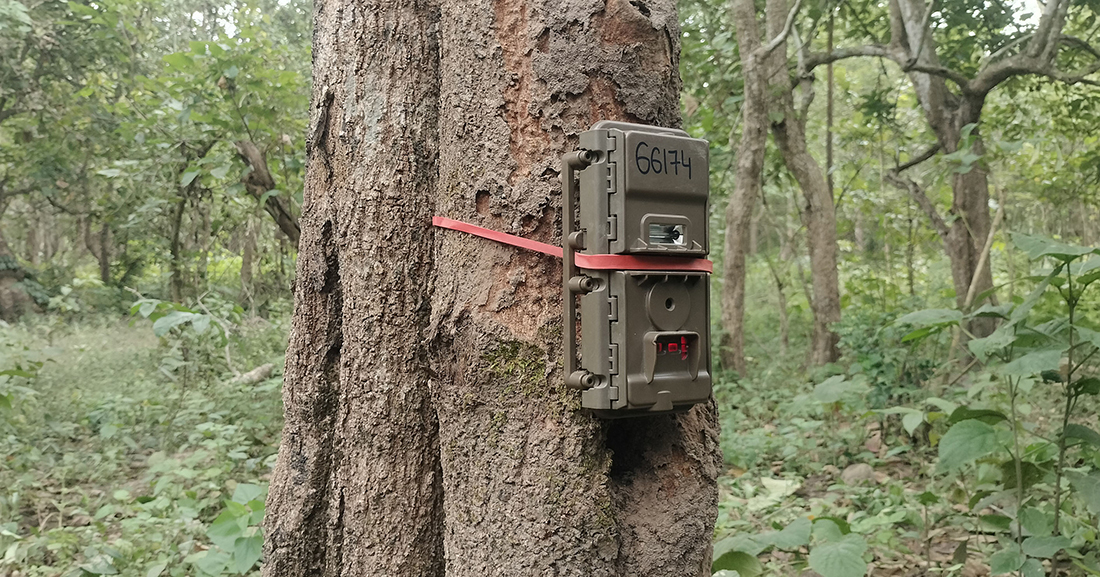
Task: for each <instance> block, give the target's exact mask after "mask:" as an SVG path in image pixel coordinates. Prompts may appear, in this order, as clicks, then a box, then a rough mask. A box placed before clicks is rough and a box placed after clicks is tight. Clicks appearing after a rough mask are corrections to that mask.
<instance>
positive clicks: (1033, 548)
mask: <svg viewBox="0 0 1100 577" xmlns="http://www.w3.org/2000/svg"><path fill="white" fill-rule="evenodd" d="M1069 546H1070V540H1069V539H1067V538H1065V537H1062V536H1058V537H1028V538H1027V539H1024V544H1023V547H1024V554H1025V555H1027V556H1028V557H1039V558H1041V559H1050V558H1051V557H1054V554H1055V553H1057V552H1059V551H1061V550H1062V549H1065V548H1066V547H1069Z"/></svg>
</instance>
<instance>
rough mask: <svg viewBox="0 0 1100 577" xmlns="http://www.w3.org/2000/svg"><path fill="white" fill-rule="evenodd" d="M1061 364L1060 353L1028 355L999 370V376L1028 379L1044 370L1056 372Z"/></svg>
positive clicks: (1046, 351) (1040, 352)
mask: <svg viewBox="0 0 1100 577" xmlns="http://www.w3.org/2000/svg"><path fill="white" fill-rule="evenodd" d="M1061 362H1062V351H1061V350H1057V349H1050V350H1044V351H1034V352H1031V353H1028V354H1026V355H1024V356H1022V357H1020V358H1018V359H1016V360H1014V361H1012V362H1010V363H1007V364H1005V365H1004V366H1003V367H1001V368H1000V372H1001V374H1004V375H1012V376H1017V377H1030V376H1031V375H1037V374H1039V373H1041V372H1043V371H1046V370H1053V371H1056V370H1058V367H1059V365H1060V364H1061Z"/></svg>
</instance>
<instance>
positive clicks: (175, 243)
mask: <svg viewBox="0 0 1100 577" xmlns="http://www.w3.org/2000/svg"><path fill="white" fill-rule="evenodd" d="M186 190H187V189H180V190H179V191H178V194H179V195H180V197H179V199H178V200H177V201H176V209H175V211H174V212H173V213H172V221H171V223H170V225H169V226H170V229H169V233H168V239H169V241H168V254H169V258H170V260H169V262H168V271H169V273H170V274H171V278H170V279H169V280H168V287H169V295H170V296H171V297H172V300H173V301H175V302H181V301H183V284H184V283H183V281H184V279H183V239H182V238H181V229H182V228H183V212H184V209H185V208H186V207H187V197H186V196H185V195H184V194H185V192H186ZM96 258H99V256H98V255H97V256H96ZM101 262H102V261H101Z"/></svg>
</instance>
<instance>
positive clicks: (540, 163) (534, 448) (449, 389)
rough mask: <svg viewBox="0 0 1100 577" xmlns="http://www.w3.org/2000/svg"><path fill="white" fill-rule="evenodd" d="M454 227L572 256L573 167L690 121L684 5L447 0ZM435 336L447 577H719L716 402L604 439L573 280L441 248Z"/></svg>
mask: <svg viewBox="0 0 1100 577" xmlns="http://www.w3.org/2000/svg"><path fill="white" fill-rule="evenodd" d="M441 30H442V32H441V34H442V39H443V42H442V54H443V60H442V63H441V82H442V102H443V103H444V106H442V107H441V120H440V134H441V138H442V140H441V147H440V150H441V158H440V167H439V171H440V183H439V194H438V212H439V214H440V215H443V216H447V217H451V218H455V219H459V220H464V221H469V222H473V223H476V224H479V225H482V226H486V227H490V228H493V229H497V230H503V231H505V232H509V233H515V234H520V235H523V236H525V237H529V238H533V239H536V240H541V241H545V242H553V243H559V242H560V230H561V229H560V226H561V218H562V216H561V209H560V207H561V196H560V185H559V178H558V171H559V169H560V167H559V165H560V157H561V155H562V154H563V153H564V152H566V151H568V150H571V149H573V148H574V147H575V146H576V143H577V139H576V135H577V134H578V133H579V132H581V131H583V130H585V129H587V128H588V126H589V125H590V124H591V123H593V122H594V121H597V120H600V119H611V120H629V121H635V122H638V121H640V122H646V123H652V124H657V125H661V126H675V125H677V124H678V123H679V105H678V92H679V88H680V82H679V76H678V61H679V42H680V40H679V39H680V30H679V27H678V24H677V17H676V4H675V1H674V0H647V1H646V2H644V3H643V2H633V3H631V2H628V1H627V0H608V1H607V2H606V3H604V2H596V3H587V4H585V3H575V2H566V1H562V0H444V1H443V12H442V27H441ZM438 236H439V237H440V239H441V240H440V243H439V245H438V253H437V254H438V258H437V266H438V272H437V274H436V275H435V286H434V297H433V301H432V317H433V326H434V327H436V331H437V333H436V347H437V350H438V355H439V356H438V358H437V359H436V371H437V372H438V374H439V377H438V383H434V390H435V391H436V397H435V398H436V401H437V407H438V414H439V423H440V445H441V448H442V467H443V486H444V510H445V519H446V524H447V526H446V530H445V532H444V535H445V538H444V539H445V550H446V551H447V575H448V577H484V576H485V575H563V576H564V575H570V576H573V575H575V576H582V575H583V576H586V577H587V576H592V577H612V576H623V575H638V576H642V575H645V576H649V575H652V576H673V575H674V576H677V577H689V576H703V575H710V563H711V543H710V539H711V536H712V530H713V522H714V519H715V516H716V513H717V509H716V507H717V490H716V484H715V478H716V475H717V473H718V467H719V465H720V463H721V458H720V455H719V452H718V446H717V427H716V415H715V412H714V406H713V404H710V405H703V406H697V407H695V408H694V409H692V410H691V411H690V412H687V413H684V414H680V415H664V416H653V417H646V418H640V419H626V420H618V421H602V420H599V419H597V418H595V417H593V416H592V415H590V414H587V413H586V412H583V411H579V410H578V409H577V405H578V399H577V394H576V393H575V392H574V391H569V390H567V389H565V388H564V386H563V383H562V380H563V379H562V374H561V359H562V349H561V339H562V337H561V331H562V324H561V306H562V304H561V298H560V296H561V285H560V282H561V269H560V268H559V267H560V266H561V265H560V262H559V261H556V260H552V259H550V258H548V257H546V256H542V255H539V254H535V253H531V252H526V251H523V250H518V249H515V248H511V247H507V246H502V245H499V244H495V243H491V242H486V241H484V240H481V239H477V238H473V237H471V236H468V235H462V234H457V233H441V234H440V235H438Z"/></svg>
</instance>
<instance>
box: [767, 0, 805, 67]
mask: <svg viewBox="0 0 1100 577" xmlns="http://www.w3.org/2000/svg"><path fill="white" fill-rule="evenodd" d="M801 7H802V0H795V2H794V6H793V7H791V11H790V12H788V13H787V21H786V22H785V23H784V24H783V31H782V32H780V33H779V36H776V37H775V38H772V39H771V41H770V42H768V43H767V45H765V46H763V47H761V48H760V53H759V54H758V55H756V56H757V58H764V57H765V56H767V55H769V54H771V53H772V51H774V50H775V49H776V48H779V46H780V45H782V44H784V43H785V42H786V41H787V36H788V35H789V34H790V33H791V27H793V26H794V17H795V16H796V15H797V14H798V9H799V8H801Z"/></svg>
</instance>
